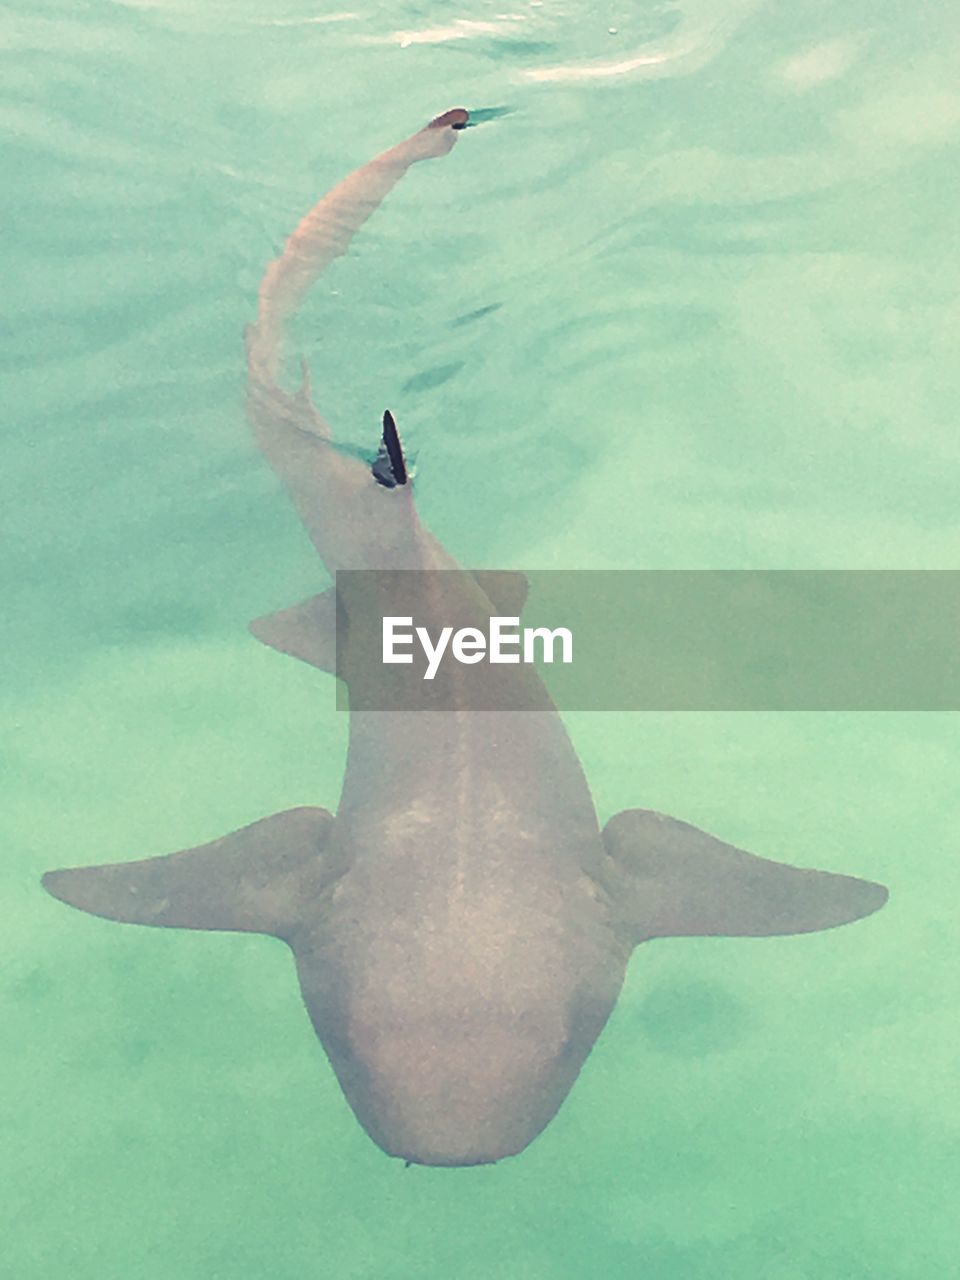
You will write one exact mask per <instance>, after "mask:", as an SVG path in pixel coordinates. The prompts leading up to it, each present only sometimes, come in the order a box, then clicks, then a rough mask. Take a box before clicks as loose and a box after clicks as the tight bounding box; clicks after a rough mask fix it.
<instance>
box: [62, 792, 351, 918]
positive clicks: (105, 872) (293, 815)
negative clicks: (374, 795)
mask: <svg viewBox="0 0 960 1280" xmlns="http://www.w3.org/2000/svg"><path fill="white" fill-rule="evenodd" d="M332 823H333V816H332V814H330V813H328V812H327V810H326V809H314V808H302V809H288V810H286V812H284V813H275V814H273V816H272V817H269V818H262V819H261V820H260V821H259V822H254V823H252V824H251V825H250V826H248V827H243V828H242V829H241V830H239V831H234V832H233V834H232V835H229V836H224V837H223V838H222V839H220V840H214V841H212V842H211V843H210V844H204V845H199V846H198V847H197V848H195V849H186V850H184V851H183V852H181V853H171V854H168V855H167V856H166V857H163V858H147V859H145V860H144V861H142V862H118V863H111V864H107V865H104V866H95V867H73V868H67V869H64V870H61V871H48V872H47V874H46V875H45V876H44V877H43V886H44V888H45V889H46V890H47V891H48V892H49V893H52V894H53V896H54V897H55V898H59V899H60V900H61V901H62V902H66V903H69V905H70V906H71V907H77V908H79V910H81V911H88V912H89V913H90V914H91V915H95V916H103V917H104V919H106V920H119V921H122V922H124V923H126V924H150V925H157V926H160V927H162V928H169V929H228V930H238V931H240V932H244V933H269V934H274V935H276V936H277V937H280V938H286V937H288V936H289V935H290V934H291V933H292V932H293V931H294V930H295V929H296V926H297V924H298V923H299V921H300V919H301V916H302V912H303V908H304V904H305V903H308V904H309V903H312V902H313V900H314V899H315V896H316V894H317V893H318V892H319V891H320V890H321V888H322V887H323V885H324V883H325V882H326V880H328V879H329V878H330V872H329V868H327V867H325V866H324V859H323V848H324V845H325V844H326V841H327V837H328V835H329V831H330V826H331V824H332Z"/></svg>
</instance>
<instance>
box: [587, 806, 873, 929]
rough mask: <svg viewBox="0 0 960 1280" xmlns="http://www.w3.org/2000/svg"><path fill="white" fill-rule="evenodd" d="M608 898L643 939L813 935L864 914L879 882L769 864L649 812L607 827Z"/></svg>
mask: <svg viewBox="0 0 960 1280" xmlns="http://www.w3.org/2000/svg"><path fill="white" fill-rule="evenodd" d="M603 838H604V843H605V844H606V847H607V852H608V853H609V855H610V864H609V868H608V875H609V884H608V886H607V887H608V889H609V890H610V893H611V897H612V898H613V900H614V902H615V903H616V904H617V905H618V908H619V909H620V910H621V911H622V916H623V920H624V922H625V924H626V925H627V927H628V928H630V929H632V930H633V931H634V933H635V937H636V939H637V941H641V940H643V939H644V938H657V937H660V938H663V937H682V936H700V937H706V936H713V935H716V936H727V937H735V936H736V937H763V936H766V935H770V934H788V933H812V932H814V931H816V930H818V929H832V928H833V927H834V926H836V925H840V924H848V923H849V922H850V921H852V920H859V919H860V918H861V917H862V916H868V915H870V913H871V912H872V911H876V910H877V909H878V907H882V906H883V904H884V903H885V902H886V900H887V890H886V889H885V888H884V887H883V885H879V884H873V883H872V882H871V881H869V880H858V879H856V878H854V877H853V876H842V875H834V874H833V873H831V872H827V871H810V870H805V869H802V868H799V867H790V866H786V865H785V864H784V863H782V862H770V861H768V860H767V859H766V858H758V857H755V856H754V855H753V854H750V853H745V852H744V851H743V850H742V849H736V848H734V846H733V845H729V844H725V843H724V842H723V841H722V840H717V839H716V838H715V837H714V836H711V835H708V834H707V833H706V832H705V831H699V830H698V829H697V828H696V827H691V826H689V825H688V824H687V823H686V822H678V821H677V819H676V818H668V817H666V816H665V815H664V814H662V813H654V812H652V811H651V810H649V809H626V810H624V812H623V813H618V814H617V815H616V817H614V818H611V820H610V821H609V822H608V823H607V825H606V827H605V829H604V832H603Z"/></svg>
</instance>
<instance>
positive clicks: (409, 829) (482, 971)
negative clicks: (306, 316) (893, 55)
mask: <svg viewBox="0 0 960 1280" xmlns="http://www.w3.org/2000/svg"><path fill="white" fill-rule="evenodd" d="M467 123H468V115H467V112H466V111H463V110H459V109H458V110H453V111H449V112H447V113H446V114H444V115H442V116H439V117H437V119H436V120H434V121H432V122H431V123H430V124H429V125H428V126H426V128H424V129H422V130H420V131H419V132H418V133H416V134H414V135H413V136H412V137H410V138H408V139H407V140H406V141H404V142H402V143H400V144H399V145H398V146H396V147H393V148H392V149H391V150H389V151H387V152H385V153H383V155H381V156H378V157H377V158H376V159H375V160H373V161H371V162H370V163H369V164H367V165H365V166H363V167H362V168H361V169H359V170H357V172H356V173H354V174H352V175H351V176H350V177H349V178H347V179H346V180H345V181H344V182H342V183H341V184H340V185H339V186H337V187H336V188H335V189H334V190H333V191H332V192H331V193H330V194H329V195H327V196H326V197H324V199H323V200H321V201H320V203H319V204H318V205H317V206H316V207H315V208H314V209H313V210H312V211H311V213H310V214H308V215H307V217H306V218H305V219H304V220H303V222H302V223H301V224H300V226H299V227H298V228H297V230H296V231H295V232H294V234H293V235H292V236H291V237H290V239H289V240H288V242H287V244H286V246H285V249H284V251H283V253H282V254H281V256H280V257H279V258H278V259H277V260H276V261H274V262H273V263H271V264H270V266H269V267H268V268H267V271H266V273H265V275H264V278H263V282H262V284H261V288H260V297H259V308H258V318H257V323H256V325H254V326H251V328H250V329H249V330H248V332H247V343H246V346H247V362H248V372H249V383H248V411H249V417H250V420H251V423H252V425H253V429H254V432H255V435H256V439H257V442H258V444H259V447H260V448H261V449H262V451H263V453H264V454H265V455H266V457H267V459H268V460H269V462H270V464H271V465H272V466H273V467H274V469H275V470H276V471H277V472H278V473H279V475H280V476H281V477H282V479H283V481H284V483H285V484H286V486H287V488H288V490H289V492H290V495H291V497H292V499H293V501H294V503H295V504H296V507H297V510H298V512H299V514H300V517H301V519H302V521H303V523H304V525H305V527H306V529H307V531H308V533H309V535H310V538H311V539H312V541H313V543H314V545H315V547H316V549H317V551H318V553H319V555H320V557H321V559H322V560H323V562H324V564H325V565H326V567H327V569H328V570H329V571H330V572H331V573H336V572H337V571H338V570H342V569H378V570H382V569H387V570H389V569H419V570H423V569H443V570H449V571H452V572H448V573H443V574H436V575H428V576H427V580H428V581H431V582H433V581H435V582H437V583H442V584H443V586H442V588H440V587H438V588H437V589H436V591H432V589H431V590H428V591H427V593H426V598H424V599H422V600H420V602H419V606H420V617H421V619H424V620H425V621H426V622H427V623H428V625H431V624H433V623H437V624H441V623H450V622H454V621H456V622H457V623H459V624H463V623H467V624H471V623H473V624H476V623H481V624H482V622H483V620H484V619H487V618H489V617H490V616H491V614H493V613H497V612H500V613H503V612H507V613H511V614H516V613H519V611H520V608H521V606H522V603H523V595H524V591H525V583H524V581H523V579H522V577H521V576H520V575H515V574H496V573H493V574H490V573H486V574H484V573H478V574H471V573H467V572H465V571H462V570H459V569H458V566H457V565H456V564H455V562H454V561H453V560H452V559H451V557H450V556H449V555H448V554H447V552H446V551H445V550H444V549H443V547H442V546H441V545H440V544H439V543H438V542H437V541H436V540H435V539H434V538H433V537H432V536H431V535H430V533H429V532H428V531H427V530H426V529H425V528H424V527H423V526H422V525H421V524H420V521H419V519H418V516H417V512H416V508H415V506H414V502H413V495H412V491H411V485H410V483H409V480H408V476H407V474H406V465H405V462H404V460H403V454H402V447H401V446H400V442H399V437H398V436H397V434H396V430H395V426H394V424H393V422H392V419H390V418H389V416H388V417H387V418H386V419H385V423H384V439H383V444H382V447H381V451H380V455H379V456H378V458H377V459H376V461H375V462H374V464H373V466H372V467H371V466H369V465H366V464H365V463H364V462H363V461H361V460H360V459H358V458H357V457H356V456H350V455H348V454H347V453H345V452H343V451H341V450H340V449H338V448H337V446H336V445H335V444H334V443H333V442H332V441H331V435H330V430H329V428H328V426H327V424H326V423H325V422H324V420H323V419H322V418H321V417H320V415H319V413H318V412H317V411H316V409H315V408H314V406H313V403H312V400H311V397H310V389H309V385H308V378H307V372H306V367H305V366H304V367H303V381H302V385H301V387H300V389H299V390H298V391H297V392H296V394H289V393H287V392H286V391H284V390H282V389H281V387H280V386H279V384H278V380H277V379H278V373H279V369H280V353H281V343H282V338H283V332H284V329H285V326H286V324H287V322H288V321H289V319H290V317H291V316H292V315H293V313H294V311H295V309H296V307H297V306H298V305H299V302H300V300H301V299H302V298H303V296H304V294H305V293H306V291H307V290H308V289H309V287H310V285H311V284H312V283H313V281H314V280H315V279H316V277H317V275H319V273H320V272H321V271H322V270H323V268H324V267H325V266H326V265H327V264H328V263H329V262H330V261H332V259H333V258H335V257H337V256H338V255H339V254H341V253H343V252H344V251H345V249H346V247H347V245H348V243H349V241H350V239H351V237H352V235H353V233H354V232H355V231H356V230H357V228H358V227H359V226H360V225H361V224H362V223H363V222H364V221H365V220H366V218H367V217H368V216H369V215H370V214H371V213H372V212H373V211H374V209H375V208H376V207H377V206H378V205H379V203H380V201H381V200H382V199H383V197H384V196H385V195H386V194H387V192H388V191H389V190H390V188H391V187H392V186H393V185H394V183H395V182H396V181H397V180H398V179H399V178H400V177H401V176H402V175H403V174H404V173H405V172H406V171H407V169H408V168H409V167H410V165H411V164H413V163H414V162H416V161H418V160H421V159H427V158H429V157H432V156H439V155H443V154H445V153H446V152H448V151H449V150H450V148H451V147H452V146H453V144H454V142H455V141H456V137H457V131H458V130H459V129H461V128H463V127H465V126H466V124H467ZM348 576H349V577H350V578H351V581H352V580H353V577H354V576H356V577H358V578H363V577H365V576H366V575H348ZM373 577H374V578H375V579H376V578H378V575H373ZM387 580H389V575H387ZM385 590H387V592H389V588H385ZM374 597H375V598H368V599H364V597H363V592H362V590H360V589H357V590H355V591H354V593H353V595H352V596H350V597H349V598H346V599H343V598H341V601H340V604H341V607H342V610H343V612H344V614H345V617H346V622H347V630H346V633H345V635H343V634H342V635H341V643H342V644H345V645H346V653H345V654H341V662H340V664H339V668H338V669H339V671H340V673H341V674H344V673H345V674H346V678H347V681H348V684H350V683H351V670H353V671H360V669H361V667H362V666H363V663H364V661H365V660H366V659H365V658H364V656H363V655H362V654H361V653H359V652H358V653H353V652H352V651H351V644H352V641H351V637H353V636H355V635H356V634H359V632H360V627H359V626H356V625H355V624H359V623H360V622H362V621H363V620H364V618H365V617H367V616H368V615H369V616H372V615H373V614H374V613H376V612H377V611H380V612H389V608H385V607H384V606H385V605H389V603H390V602H389V600H386V601H385V599H384V597H383V592H382V591H379V592H377V591H375V592H374ZM335 606H336V600H335V596H334V593H333V591H331V592H327V593H325V594H324V595H320V596H317V597H314V598H313V599H311V600H307V601H305V602H304V603H303V604H300V605H297V606H295V607H293V608H291V609H286V610H283V611H281V612H280V613H277V614H274V615H272V616H270V617H266V618H261V619H259V620H257V621H256V622H254V623H253V624H252V630H253V633H254V635H256V636H257V637H258V638H259V639H260V640H262V641H263V642H265V643H266V644H268V645H271V646H273V647H274V648H276V649H278V650H280V651H282V652H284V653H288V654H292V655H293V656H295V657H298V658H301V659H303V660H305V661H306V662H309V663H312V664H313V665H314V666H317V667H319V668H322V669H324V670H333V668H334V657H335V645H336V614H337V610H336V607H335ZM404 611H406V610H404ZM411 678H412V679H418V678H419V677H418V675H417V674H416V673H413V672H411ZM491 678H495V679H496V680H497V681H499V682H503V683H502V684H501V686H500V688H501V692H506V694H507V697H508V701H507V704H506V705H509V706H512V707H516V708H519V709H517V710H508V711H506V710H495V711H484V712H479V711H471V710H469V709H466V708H465V705H464V706H459V705H458V704H457V691H456V688H455V687H453V688H452V689H451V687H450V685H449V682H448V685H447V688H446V694H445V696H446V698H447V702H446V704H445V705H446V706H447V709H446V710H444V711H442V712H423V711H417V710H413V711H356V710H355V711H353V712H352V713H351V717H350V742H349V752H348V759H347V766H346V773H345V777H344V781H343V791H342V794H341V797H340V804H339V808H338V810H337V814H336V817H334V816H333V815H332V814H330V813H329V812H327V810H325V809H320V808H300V809H293V810H290V811H288V812H285V813H278V814H275V815H273V816H272V817H268V818H264V819H262V820H261V821H259V822H255V823H253V825H252V826H248V827H245V828H243V829H242V830H240V831H237V832H234V833H233V834H232V835H228V836H225V837H224V838H223V839H221V840H216V841H214V842H213V843H212V844H207V845H203V846H200V847H199V848H196V849H190V850H186V851H184V852H180V853H174V854H171V855H169V856H168V857H159V858H149V859H147V860H145V861H141V862H129V863H120V864H113V865H104V866H94V867H81V868H77V869H72V870H59V871H51V872H48V873H47V874H46V875H45V876H44V880H43V883H44V885H45V887H46V888H47V889H48V890H49V892H50V893H51V894H53V895H54V896H55V897H57V898H60V899H61V900H62V901H64V902H67V903H69V904H70V905H71V906H74V907H77V908H79V909H81V910H84V911H88V912H90V913H92V914H94V915H99V916H103V917H105V918H107V919H110V920H119V921H126V922H129V923H134V924H143V925H155V926H161V927H166V928H181V929H225V930H245V931H253V932H260V933H265V934H271V935H273V936H275V937H278V938H282V939H283V940H284V941H285V942H286V943H288V944H289V946H290V947H291V949H292V950H293V954H294V956H295V958H296V965H297V972H298V975H299V979H300V986H301V991H302V993H303V1000H304V1003H305V1005H306V1007H307V1010H308V1012H309V1014H310V1018H311V1020H312V1022H313V1025H314V1027H315V1029H316V1032H317V1035H318V1036H319V1038H320V1040H321V1042H322V1044H323V1046H324V1048H325V1050H326V1052H327V1054H328V1056H329V1059H330V1062H331V1063H332V1065H333V1068H334V1070H335V1072H336V1074H337V1078H338V1079H339V1081H340V1084H341V1086H342V1088H343V1092H344V1094H345V1095H346V1097H347V1099H348V1101H349V1103H350V1105H351V1107H352V1108H353V1110H354V1112H355V1113H356V1116H357V1118H358V1120H359V1121H360V1123H361V1124H362V1125H363V1127H364V1129H365V1130H366V1131H367V1133H368V1134H369V1135H370V1137H371V1138H372V1139H373V1140H374V1142H376V1143H377V1144H378V1145H379V1146H380V1147H381V1148H382V1149H383V1150H384V1151H385V1152H387V1153H388V1154H389V1155H393V1156H398V1157H402V1158H403V1159H405V1160H407V1161H413V1162H417V1163H420V1164H428V1165H473V1164H482V1163H487V1162H491V1161H495V1160H499V1159H501V1158H503V1157H505V1156H511V1155H515V1154H516V1153H517V1152H519V1151H522V1150H523V1149H524V1147H526V1146H527V1144H528V1143H530V1142H531V1141H532V1139H533V1138H535V1137H536V1136H537V1135H538V1134H539V1133H540V1132H541V1131H542V1130H543V1128H544V1127H545V1125H546V1124H547V1123H548V1122H549V1121H550V1119H551V1118H552V1117H553V1115H554V1114H555V1113H556V1111H557V1109H558V1108H559V1106H560V1105H561V1103H562V1102H563V1100H564V1098H565V1097H566V1095H567V1093H568V1091H569V1090H570V1088H571V1086H572V1084H573V1082H574V1080H575V1079H576V1076H577V1074H578V1072H579V1071H580V1068H581V1066H582V1065H583V1063H584V1061H585V1059H586V1058H587V1055H588V1054H589V1052H590V1050H591V1048H592V1046H593V1044H594V1042H595V1040H596V1038H597V1036H598V1035H599V1033H600V1031H601V1029H602V1028H603V1026H604V1024H605V1022H606V1021H607V1018H608V1017H609V1015H610V1013H611V1011H612V1009H613V1007H614V1004H615V1003H616V1000H617V997H618V994H619V991H620V988H621V985H622V982H623V978H624V974H625V971H626V967H627V963H628V960H629V958H630V955H631V952H632V951H633V948H634V947H635V946H636V945H637V944H638V943H640V942H644V941H646V940H647V939H650V938H662V937H669V936H681V935H683V936H707V935H709V936H714V935H725V936H754V937H755V936H761V935H770V934H795V933H804V932H808V931H813V930H819V929H829V928H832V927H833V926H836V925H841V924H846V923H848V922H849V921H853V920H857V919H859V918H860V917H862V916H866V915H869V914H870V912H872V911H875V910H877V908H878V907H880V906H881V905H882V904H883V902H884V901H885V900H886V896H887V894H886V890H885V889H884V888H883V887H882V886H880V885H878V884H873V883H870V882H867V881H864V880H859V879H854V878H851V877H847V876H842V875H834V874H830V873H827V872H822V871H813V870H802V869H798V868H795V867H789V866H784V865H782V864H780V863H776V862H770V861H767V860H765V859H762V858H757V857H754V856H752V855H750V854H748V853H745V852H742V851H741V850H739V849H735V848H733V847H732V846H730V845H728V844H725V843H723V842H722V841H720V840H717V839H715V838H714V837H713V836H710V835H707V834H706V833H704V832H702V831H699V830H697V829H696V828H694V827H691V826H688V825H687V824H686V823H683V822H679V821H677V820H675V819H673V818H669V817H665V816H664V815H662V814H659V813H654V812H650V811H648V810H642V809H633V810H627V811H625V812H623V813H620V814H618V815H617V816H616V817H614V818H613V819H612V820H611V821H610V822H609V823H607V825H606V827H605V828H604V829H603V830H602V831H601V830H600V827H599V825H598V822H597V817H596V814H595V811H594V806H593V803H592V800H591V796H590V791H589V788H588V786H587V783H586V780H585V778H584V775H583V772H582V770H581V767H580V764H579V761H578V759H577V756H576V754H575V752H574V750H573V748H572V746H571V743H570V741H569V739H568V737H567V734H566V731H565V729H564V727H563V724H562V722H561V719H560V717H559V715H558V714H557V713H556V711H555V709H554V708H553V706H552V704H551V702H550V700H549V697H548V695H547V694H546V691H545V690H544V689H543V687H542V685H541V684H540V682H539V679H538V677H537V676H536V674H535V672H533V671H532V669H531V668H528V667H509V668H503V667H501V668H497V669H496V672H495V675H494V676H492V677H491ZM452 679H454V681H455V680H456V676H455V675H454V676H453V677H452ZM451 699H452V702H451ZM497 705H502V704H500V703H498V704H497Z"/></svg>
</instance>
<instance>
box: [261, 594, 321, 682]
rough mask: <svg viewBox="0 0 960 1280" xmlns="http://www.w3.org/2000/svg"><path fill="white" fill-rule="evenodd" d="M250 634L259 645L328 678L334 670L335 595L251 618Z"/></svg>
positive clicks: (312, 599)
mask: <svg viewBox="0 0 960 1280" xmlns="http://www.w3.org/2000/svg"><path fill="white" fill-rule="evenodd" d="M250 631H251V633H252V634H253V635H255V636H256V638H257V639H258V640H259V641H261V642H262V643H263V644H266V645H269V646H270V648H271V649H277V650H278V651H279V652H280V653H288V654H289V655H290V657H291V658H299V659H300V660H301V661H302V662H309V663H310V665H311V666H313V667H319V668H320V670H321V671H329V672H330V673H331V674H333V673H334V672H336V669H337V593H336V591H335V590H334V589H333V588H332V587H331V588H330V590H329V591H324V592H321V594H320V595H318V596H311V597H310V599H309V600H304V601H303V602H302V603H301V604H295V605H292V606H291V607H290V608H289V609H279V610H278V611H277V612H276V613H268V614H266V615H265V616H264V617H262V618H254V620H253V622H251V623H250Z"/></svg>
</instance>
